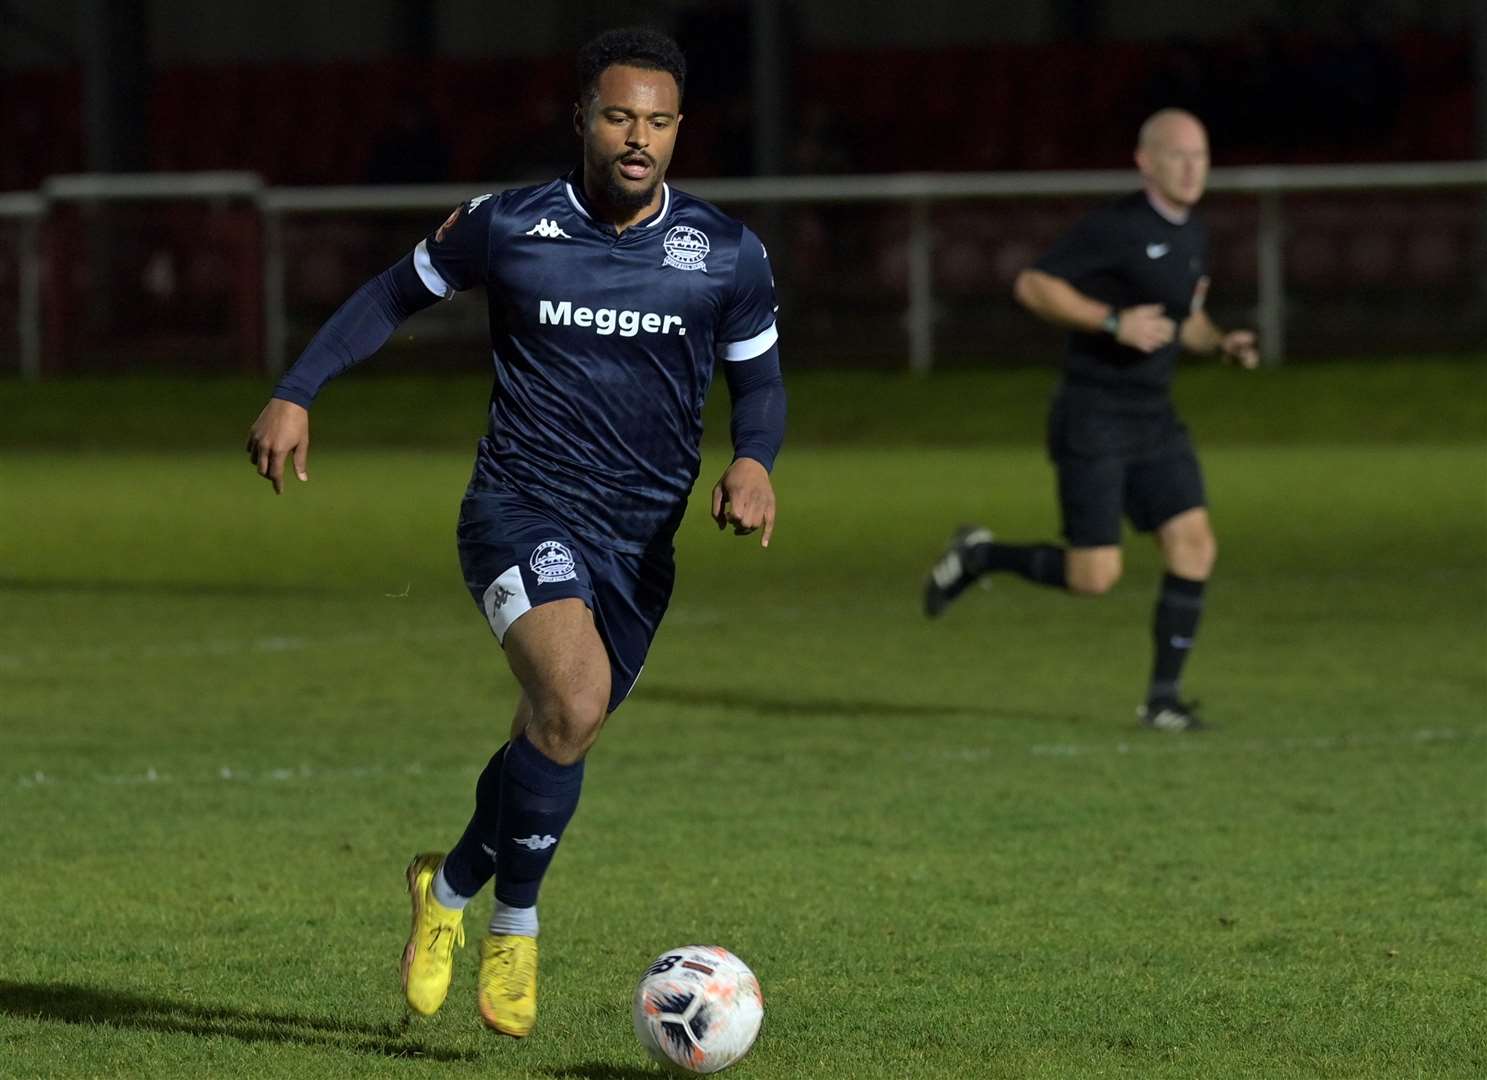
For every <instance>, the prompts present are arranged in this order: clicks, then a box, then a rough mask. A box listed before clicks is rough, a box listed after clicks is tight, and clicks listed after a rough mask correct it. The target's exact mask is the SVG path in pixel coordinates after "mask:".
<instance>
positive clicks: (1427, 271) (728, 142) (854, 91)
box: [0, 0, 1487, 374]
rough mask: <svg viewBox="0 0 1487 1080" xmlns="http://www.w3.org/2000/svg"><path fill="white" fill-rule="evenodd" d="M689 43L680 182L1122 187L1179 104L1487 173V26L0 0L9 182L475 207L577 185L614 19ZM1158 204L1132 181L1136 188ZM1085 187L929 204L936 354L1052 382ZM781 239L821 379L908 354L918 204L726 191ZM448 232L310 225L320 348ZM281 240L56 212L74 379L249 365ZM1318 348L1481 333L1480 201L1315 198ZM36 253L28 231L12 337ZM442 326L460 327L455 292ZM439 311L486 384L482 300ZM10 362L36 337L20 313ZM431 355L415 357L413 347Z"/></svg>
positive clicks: (295, 245) (673, 8)
mask: <svg viewBox="0 0 1487 1080" xmlns="http://www.w3.org/2000/svg"><path fill="white" fill-rule="evenodd" d="M634 22H647V23H650V24H652V25H656V26H659V27H661V28H663V29H666V30H668V31H670V32H671V33H673V34H674V35H675V36H676V37H677V38H678V40H679V41H680V42H681V44H682V45H683V47H684V48H685V50H686V52H687V54H688V58H689V62H690V67H691V75H690V79H689V85H688V88H687V96H686V101H685V104H684V111H685V113H686V120H685V123H684V125H683V127H682V131H681V135H680V139H679V143H678V150H677V155H676V158H675V160H674V162H673V167H672V173H671V178H672V179H673V181H674V182H676V183H677V184H678V185H679V186H681V187H684V188H685V187H686V186H687V183H688V181H689V180H695V179H699V178H708V177H733V176H756V175H831V174H879V173H896V172H949V173H956V172H1008V171H1023V170H1072V169H1090V168H1105V169H1110V168H1114V169H1120V168H1126V167H1129V165H1130V153H1131V146H1132V142H1133V139H1134V133H1135V129H1136V127H1137V126H1138V125H1139V123H1140V121H1141V119H1142V118H1143V117H1145V116H1146V115H1148V114H1149V113H1150V112H1151V111H1153V110H1154V109H1156V108H1159V107H1162V106H1165V105H1182V106H1186V107H1188V108H1190V109H1192V110H1193V111H1195V112H1197V113H1198V114H1199V115H1200V116H1201V117H1202V118H1203V119H1204V120H1205V121H1206V122H1207V124H1208V125H1209V128H1210V132H1211V136H1212V141H1213V148H1214V163H1215V165H1216V166H1235V165H1245V164H1316V163H1330V164H1365V163H1374V162H1411V161H1413V162H1429V161H1458V160H1469V159H1473V158H1478V157H1481V156H1484V155H1483V147H1484V145H1487V137H1484V134H1483V132H1484V129H1487V109H1484V106H1483V103H1482V98H1483V91H1482V86H1483V79H1482V78H1481V72H1482V67H1483V63H1484V61H1483V57H1484V55H1487V45H1484V40H1483V38H1484V27H1487V5H1483V4H1477V3H1473V2H1471V0H1433V2H1432V0H1421V2H1415V3H1408V2H1399V3H1366V2H1365V3H1336V2H1330V0H1329V2H1321V3H1307V4H1289V3H1281V2H1271V0H1233V2H1229V3H1225V4H1223V5H1195V4H1191V3H1175V2H1174V3H1137V2H1120V0H1014V2H1006V3H997V4H982V3H970V2H964V0H962V2H954V0H920V2H917V3H915V4H913V5H912V6H907V7H906V6H902V5H898V6H889V5H863V4H858V3H848V2H829V3H828V2H820V3H804V2H796V3H791V2H786V0H753V2H743V3H738V2H734V3H727V2H724V3H686V2H672V3H623V2H620V3H599V2H588V0H584V2H568V3H550V4H500V3H479V2H475V0H368V2H364V3H350V2H340V0H336V2H330V3H303V2H302V3H291V2H285V0H271V2H264V3H256V4H242V3H240V4H232V3H228V4H200V3H191V2H187V0H154V2H151V3H120V2H109V0H70V2H47V3H30V2H22V3H16V2H11V3H5V2H0V146H3V147H4V148H5V152H4V153H3V154H0V191H4V190H25V189H33V188H37V187H39V186H40V185H42V184H44V182H45V181H46V179H47V178H48V177H50V176H54V175H57V174H64V173H76V172H85V171H87V172H125V173H128V172H190V171H200V170H248V171H251V172H253V173H256V174H258V175H260V176H261V177H263V178H264V180H265V181H266V182H267V183H269V184H272V185H357V184H406V183H442V182H447V183H452V184H456V185H463V186H465V190H467V191H468V192H469V193H470V194H478V193H479V192H481V191H485V190H489V189H490V188H492V187H498V186H501V185H509V184H511V183H515V182H518V181H523V180H532V179H542V178H546V177H550V176H551V175H554V174H555V173H556V172H558V171H561V170H563V169H566V168H568V167H570V166H571V165H572V164H573V163H574V161H575V160H576V156H577V140H576V137H575V136H574V135H573V134H572V131H571V124H570V111H571V103H572V101H573V98H574V96H575V88H574V85H573V84H574V76H573V71H572V67H573V52H574V50H575V49H576V48H577V47H578V46H579V45H580V44H582V42H583V41H584V40H586V39H587V38H588V37H590V36H591V35H592V34H593V33H595V32H597V31H598V30H601V29H604V28H606V27H609V26H613V25H621V24H627V23H634ZM1133 184H1134V174H1133ZM1089 202H1090V201H1089V200H1038V201H1033V202H1017V203H987V202H959V203H940V204H937V205H936V207H935V209H934V210H933V228H934V234H935V241H936V243H935V251H934V267H933V273H934V279H935V292H936V301H937V307H936V312H935V325H936V339H937V354H938V356H937V363H943V364H951V365H954V364H956V363H960V362H969V363H978V364H979V363H984V362H988V361H991V362H999V363H1021V362H1028V361H1029V360H1030V359H1041V358H1043V357H1046V355H1047V354H1048V352H1049V346H1050V341H1049V339H1048V336H1047V334H1046V333H1044V332H1042V331H1040V330H1039V329H1037V328H1035V327H1034V326H1033V325H1032V324H1031V323H1030V321H1029V320H1027V319H1026V317H1025V316H1024V315H1022V314H1021V313H1020V312H1018V311H1016V309H1014V308H1013V307H1011V305H1010V303H1009V301H1008V300H1007V286H1008V285H1009V283H1010V281H1011V278H1012V277H1013V276H1014V275H1015V273H1016V271H1017V270H1018V269H1020V268H1021V267H1022V266H1023V265H1026V263H1027V262H1028V261H1029V260H1030V259H1031V258H1032V257H1033V256H1034V255H1035V254H1036V252H1037V251H1038V250H1039V248H1040V247H1041V246H1043V245H1044V244H1046V243H1047V242H1049V240H1051V238H1052V237H1053V236H1055V235H1057V233H1058V232H1059V231H1060V230H1061V229H1063V228H1065V227H1066V226H1067V225H1068V223H1069V222H1070V221H1071V220H1072V219H1073V217H1074V216H1075V215H1077V214H1078V213H1079V212H1081V211H1082V210H1084V209H1086V208H1087V206H1088V205H1089ZM727 208H728V209H729V210H731V211H734V212H736V213H738V214H739V215H740V216H743V217H745V218H746V219H747V220H748V221H749V222H750V224H752V225H754V227H755V228H756V230H757V231H759V232H760V233H761V235H763V236H764V237H765V239H766V241H767V242H768V243H769V244H770V246H771V249H772V250H780V251H782V252H784V253H785V256H784V257H781V258H779V259H778V261H777V266H778V267H779V268H780V290H781V296H782V303H783V312H782V317H783V318H785V319H786V323H787V325H789V326H791V327H792V328H793V335H792V336H794V337H795V339H796V340H797V341H799V342H801V343H802V344H803V345H805V346H806V347H805V348H804V349H802V350H800V352H799V353H798V359H797V362H798V363H801V364H804V365H808V366H809V365H816V364H829V365H838V364H851V365H863V364H866V365H871V366H885V367H894V366H901V365H902V363H903V357H904V352H905V344H904V336H905V325H904V314H903V308H904V295H905V288H906V280H907V273H908V271H907V266H908V253H907V250H906V245H905V237H906V235H907V232H908V226H907V220H908V219H907V208H906V207H904V206H902V205H899V206H895V205H892V204H880V205H875V206H870V207H836V206H828V205H815V206H805V207H796V208H790V209H786V210H781V209H778V208H767V207H764V206H760V205H755V206H749V205H747V204H743V203H739V204H736V205H732V204H730V205H729V206H728V207H727ZM1205 213H1206V215H1207V217H1208V218H1209V222H1210V226H1211V229H1212V232H1213V235H1214V263H1215V269H1216V274H1215V288H1214V296H1213V307H1214V310H1215V311H1216V313H1219V314H1221V315H1222V316H1223V317H1224V318H1226V319H1228V320H1229V321H1231V322H1232V321H1241V322H1244V321H1251V322H1252V321H1253V319H1254V315H1255V303H1256V270H1255V258H1256V255H1255V246H1254V236H1255V232H1256V228H1257V209H1256V204H1255V201H1254V200H1253V199H1252V198H1248V197H1219V196H1214V197H1212V198H1210V199H1209V200H1208V203H1207V204H1206V206H1205ZM443 216H444V213H443V211H436V210H420V211H418V212H401V213H370V212H369V213H365V214H362V215H359V216H355V217H350V216H345V215H327V216H324V217H322V218H318V219H317V218H315V217H313V216H300V217H297V218H294V219H292V222H291V223H290V225H289V226H288V227H287V232H286V237H285V243H286V248H287V250H288V252H289V262H290V272H289V281H288V285H289V289H288V295H287V297H286V312H287V315H288V324H289V335H288V336H289V337H290V339H291V343H292V347H291V356H292V355H293V351H294V350H295V349H297V348H298V345H299V344H301V343H302V342H303V340H304V338H305V337H307V336H308V334H309V333H310V332H312V331H313V328H314V326H315V325H317V324H318V322H319V321H320V320H321V319H323V318H324V317H325V315H327V314H328V313H329V311H330V310H333V308H334V306H335V304H337V303H339V301H340V300H341V299H343V298H344V296H345V295H346V294H347V293H348V292H349V291H350V290H351V289H354V288H355V287H356V285H358V284H359V283H360V282H361V281H362V280H364V279H365V278H366V277H367V276H368V275H369V274H371V273H374V272H375V271H376V270H378V269H381V268H382V267H383V266H384V265H386V264H387V263H388V262H390V261H392V259H394V258H396V257H397V256H398V254H400V253H401V252H403V251H405V250H406V249H407V248H408V247H410V246H411V244H412V243H413V242H414V241H415V240H416V239H417V237H418V236H420V235H422V234H423V233H424V232H426V231H427V229H428V228H430V227H431V225H432V224H436V223H437V220H439V219H441V218H442V217H443ZM261 227H262V223H261V222H260V221H257V220H255V219H254V218H253V216H252V215H251V213H249V212H248V211H247V210H245V209H244V208H242V207H238V208H236V210H234V208H233V207H230V206H213V205H209V204H204V203H202V202H201V201H199V200H198V201H195V202H181V203H178V204H173V205H161V204H150V205H148V206H134V205H128V206H125V205H110V206H108V208H107V209H101V208H98V207H93V208H88V207H86V206H76V205H61V204H58V205H56V206H55V207H54V208H53V209H52V211H51V212H50V213H49V215H48V218H47V220H46V223H45V240H46V243H45V245H44V249H43V255H42V261H43V274H44V276H45V295H46V304H47V310H48V331H47V343H46V352H45V355H46V371H47V372H48V373H50V374H65V373H68V372H77V371H94V370H137V369H140V368H142V367H145V368H148V367H165V368H170V369H178V368H182V367H185V368H188V369H196V368H203V369H212V368H216V367H220V366H222V365H228V366H236V367H238V368H240V369H246V370H252V369H254V368H255V367H256V366H257V365H258V364H259V362H260V360H259V358H260V357H261V354H262V342H261V340H253V335H252V334H251V333H249V332H248V331H246V330H245V329H244V327H248V326H250V325H251V324H252V323H253V322H254V320H255V319H256V318H257V313H258V312H259V311H260V310H261V307H262V302H263V301H262V297H261V296H256V295H255V289H256V287H257V286H256V285H255V282H257V281H258V280H259V279H260V278H261V272H260V271H261V267H260V266H259V260H260V257H261V251H262V236H261ZM1287 230H1288V231H1287V244H1286V249H1285V265H1286V274H1287V286H1288V301H1289V310H1288V327H1287V333H1288V341H1289V344H1290V346H1291V348H1290V351H1291V352H1292V353H1293V354H1295V355H1297V356H1302V357H1304V356H1308V355H1317V356H1320V355H1336V354H1340V353H1360V352H1362V353H1368V352H1376V351H1394V352H1398V351H1411V350H1412V351H1421V350H1423V351H1434V350H1446V351H1461V350H1467V349H1472V348H1476V347H1477V346H1478V345H1479V344H1480V341H1481V338H1482V331H1483V330H1484V327H1483V324H1482V321H1481V317H1480V312H1481V309H1482V306H1483V304H1482V300H1483V288H1482V284H1481V282H1482V281H1483V264H1484V254H1483V252H1484V241H1483V236H1484V232H1487V225H1484V210H1483V205H1482V195H1481V193H1480V192H1475V191H1457V192H1447V193H1439V194H1422V193H1417V192H1377V193H1368V194H1362V195H1347V196H1337V195H1325V196H1304V197H1297V198H1294V199H1289V200H1288V205H1287ZM19 250H20V249H19V246H18V240H17V238H16V235H15V230H14V228H13V227H10V226H8V225H7V224H6V223H5V222H3V221H0V320H4V321H5V322H9V321H11V320H13V318H14V311H15V304H14V300H13V296H14V292H15V280H16V278H17V275H18V273H19V271H18V268H17V260H18V259H19V258H20V255H19ZM446 307H451V308H453V307H455V306H454V305H448V306H446ZM462 307H463V310H462V311H460V313H458V314H455V313H453V312H449V311H443V310H441V311H440V313H439V314H438V315H437V316H432V317H429V318H430V319H432V321H431V322H430V323H429V324H428V325H427V327H426V330H427V333H425V334H424V346H425V348H426V352H422V351H419V349H418V348H416V347H409V348H412V351H408V349H405V350H404V351H403V352H401V353H398V351H397V350H394V355H392V357H391V360H390V363H391V364H393V365H397V364H399V363H406V364H412V365H415V366H420V367H422V366H426V365H429V364H440V363H462V362H464V361H463V360H460V359H453V360H452V359H451V358H450V351H449V348H448V347H447V343H448V342H458V343H466V342H476V343H478V341H479V338H480V336H481V325H480V322H481V314H482V313H481V312H479V311H478V310H477V309H478V307H479V305H463V306H462ZM0 331H3V332H0V365H3V364H5V363H6V361H7V358H8V357H9V356H11V355H13V338H14V336H15V335H14V333H13V332H11V331H9V330H8V328H5V327H4V323H3V322H0ZM405 344H406V343H405Z"/></svg>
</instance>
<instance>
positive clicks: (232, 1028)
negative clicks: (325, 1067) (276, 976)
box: [0, 979, 476, 1062]
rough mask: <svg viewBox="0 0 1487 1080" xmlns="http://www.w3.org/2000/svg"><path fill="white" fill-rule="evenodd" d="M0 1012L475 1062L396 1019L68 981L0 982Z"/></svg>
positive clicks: (66, 1021) (25, 1017)
mask: <svg viewBox="0 0 1487 1080" xmlns="http://www.w3.org/2000/svg"><path fill="white" fill-rule="evenodd" d="M0 1015H5V1016H14V1017H17V1018H19V1019H23V1020H57V1021H61V1022H62V1023H64V1024H86V1025H90V1026H97V1027H103V1028H108V1027H115V1028H131V1029H134V1030H136V1031H156V1032H163V1033H165V1034H171V1035H200V1036H202V1037H204V1038H213V1039H220V1038H228V1039H238V1040H240V1041H242V1042H248V1043H259V1042H266V1043H300V1044H303V1045H311V1046H324V1047H328V1048H332V1049H338V1050H351V1051H354V1052H357V1053H362V1054H376V1055H378V1056H381V1057H410V1058H411V1057H418V1058H429V1059H431V1060H434V1061H451V1062H452V1061H474V1060H476V1055H475V1054H472V1053H468V1052H457V1051H452V1050H439V1049H434V1048H431V1047H429V1046H426V1045H425V1044H424V1043H422V1042H420V1041H419V1040H417V1039H414V1038H410V1037H409V1036H408V1035H407V1034H406V1030H405V1025H404V1024H403V1023H398V1022H392V1023H386V1024H366V1023H357V1022H356V1021H354V1020H334V1019H330V1018H327V1017H319V1016H300V1015H296V1014H293V1013H280V1012H256V1011H255V1012H247V1011H244V1010H242V1009H234V1008H229V1007H227V1006H223V1005H208V1004H199V1003H196V1002H190V1001H179V1000H172V999H170V998H167V997H143V996H141V995H138V994H128V993H123V992H120V991H117V990H100V989H98V988H97V987H91V986H75V985H72V984H70V983H25V982H12V981H10V980H8V979H0Z"/></svg>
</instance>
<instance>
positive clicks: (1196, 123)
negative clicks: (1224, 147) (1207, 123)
mask: <svg viewBox="0 0 1487 1080" xmlns="http://www.w3.org/2000/svg"><path fill="white" fill-rule="evenodd" d="M1185 135H1186V136H1193V135H1196V136H1197V137H1198V138H1200V139H1202V140H1203V142H1204V143H1205V144H1206V143H1207V141H1208V132H1207V130H1206V129H1205V128H1204V127H1203V121H1201V120H1199V119H1198V118H1197V117H1196V116H1194V115H1193V114H1192V113H1190V112H1188V111H1187V110H1186V109H1158V110H1157V111H1156V112H1154V113H1152V114H1151V115H1150V116H1148V117H1147V118H1146V122H1145V123H1143V124H1142V125H1141V132H1140V134H1138V135H1137V136H1136V149H1138V150H1155V149H1157V148H1158V147H1161V146H1165V145H1167V144H1168V143H1170V142H1172V141H1173V140H1174V139H1176V140H1181V139H1182V137H1183V136H1185Z"/></svg>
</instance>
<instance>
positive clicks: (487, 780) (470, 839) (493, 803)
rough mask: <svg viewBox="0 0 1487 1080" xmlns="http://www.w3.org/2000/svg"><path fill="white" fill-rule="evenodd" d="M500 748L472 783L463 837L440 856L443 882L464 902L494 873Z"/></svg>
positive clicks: (501, 764)
mask: <svg viewBox="0 0 1487 1080" xmlns="http://www.w3.org/2000/svg"><path fill="white" fill-rule="evenodd" d="M509 746H510V744H509V743H508V744H507V745H506V746H503V747H501V749H499V750H497V751H496V752H495V754H494V755H493V756H492V757H491V759H490V763H489V764H487V765H486V767H485V771H484V772H482V773H481V774H480V779H479V780H477V781H475V813H474V814H473V815H471V817H470V823H469V824H468V825H466V826H465V833H464V835H463V836H461V837H460V840H459V843H457V844H455V845H454V847H452V848H451V849H450V851H449V854H448V855H446V856H444V870H443V873H444V880H445V882H446V883H447V884H448V885H449V887H450V888H451V889H452V890H454V892H456V893H458V894H459V895H460V896H463V897H465V898H467V899H468V898H469V897H472V896H474V895H476V894H477V893H479V892H480V890H481V889H483V888H485V883H486V882H487V881H489V880H490V879H491V877H492V876H493V875H494V874H495V872H496V837H497V836H499V835H500V834H499V831H498V828H497V826H498V824H499V818H500V813H501V774H502V772H503V771H504V769H505V765H506V751H507V749H508V748H509Z"/></svg>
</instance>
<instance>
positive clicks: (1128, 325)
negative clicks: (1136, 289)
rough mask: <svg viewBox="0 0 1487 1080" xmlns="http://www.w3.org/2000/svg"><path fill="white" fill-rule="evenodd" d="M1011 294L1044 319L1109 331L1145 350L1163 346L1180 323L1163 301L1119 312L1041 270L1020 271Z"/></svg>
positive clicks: (1092, 331) (1090, 331) (1090, 330)
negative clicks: (1169, 312) (1168, 313)
mask: <svg viewBox="0 0 1487 1080" xmlns="http://www.w3.org/2000/svg"><path fill="white" fill-rule="evenodd" d="M1012 295H1013V296H1014V297H1016V298H1017V302H1018V303H1019V304H1021V305H1022V306H1023V307H1025V308H1027V309H1028V310H1029V311H1031V312H1032V313H1033V314H1034V315H1036V316H1038V318H1040V319H1042V320H1043V321H1044V322H1048V323H1052V324H1053V325H1054V326H1062V327H1065V328H1066V329H1069V330H1079V331H1082V332H1084V333H1086V334H1099V333H1106V334H1109V335H1110V336H1112V337H1113V338H1115V340H1116V341H1119V342H1120V343H1121V344H1122V345H1129V346H1130V347H1131V348H1133V349H1139V350H1141V351H1142V352H1146V353H1149V352H1153V351H1154V350H1156V349H1160V348H1161V347H1162V346H1163V345H1166V344H1168V343H1169V342H1170V341H1171V340H1172V339H1173V337H1175V336H1176V334H1177V324H1176V323H1174V322H1173V321H1172V320H1171V319H1169V318H1167V316H1166V314H1165V309H1164V308H1163V307H1162V305H1161V304H1137V305H1136V306H1135V307H1128V308H1124V309H1122V310H1120V311H1117V310H1115V308H1113V307H1111V306H1110V305H1109V304H1106V303H1104V302H1102V301H1100V300H1096V299H1094V298H1093V297H1089V296H1085V295H1084V294H1083V293H1082V292H1080V291H1079V290H1078V289H1076V288H1074V286H1073V285H1070V284H1069V283H1068V282H1067V281H1065V280H1064V279H1063V278H1061V277H1055V276H1054V275H1053V274H1049V273H1045V272H1044V271H1042V270H1032V269H1028V270H1024V271H1023V272H1022V273H1020V274H1018V275H1017V281H1016V282H1015V283H1014V284H1013V286H1012Z"/></svg>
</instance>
